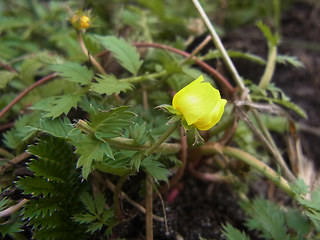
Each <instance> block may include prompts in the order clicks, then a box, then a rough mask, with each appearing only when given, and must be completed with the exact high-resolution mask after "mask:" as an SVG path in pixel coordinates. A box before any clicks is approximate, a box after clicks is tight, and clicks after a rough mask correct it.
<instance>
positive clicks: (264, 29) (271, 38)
mask: <svg viewBox="0 0 320 240" xmlns="http://www.w3.org/2000/svg"><path fill="white" fill-rule="evenodd" d="M257 27H258V28H259V29H260V31H261V32H262V33H263V35H264V36H265V38H266V39H267V40H268V42H269V43H271V44H272V45H273V46H276V45H277V44H278V41H279V36H278V34H276V33H275V34H272V32H271V29H270V28H269V27H268V26H267V25H266V24H264V23H263V22H262V21H258V23H257Z"/></svg>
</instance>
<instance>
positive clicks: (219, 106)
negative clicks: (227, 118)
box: [172, 75, 227, 130]
mask: <svg viewBox="0 0 320 240" xmlns="http://www.w3.org/2000/svg"><path fill="white" fill-rule="evenodd" d="M203 81H204V79H203V76H202V75H201V76H200V77H198V78H197V79H196V80H194V81H193V82H192V83H190V84H189V85H187V86H185V87H184V88H182V89H181V90H180V91H179V92H177V94H176V95H175V96H174V97H173V100H172V106H173V108H174V109H175V110H177V111H178V113H179V114H181V115H182V116H183V118H184V119H185V120H186V122H187V123H188V125H194V126H195V127H197V128H198V129H199V130H208V129H210V128H212V127H213V126H214V125H216V124H217V123H218V122H219V121H220V119H221V116H222V114H223V111H224V106H225V104H226V103H227V100H225V99H221V97H220V92H219V90H217V89H215V88H214V87H212V85H211V84H210V83H208V82H203Z"/></svg>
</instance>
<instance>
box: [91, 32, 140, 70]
mask: <svg viewBox="0 0 320 240" xmlns="http://www.w3.org/2000/svg"><path fill="white" fill-rule="evenodd" d="M95 37H96V39H97V40H98V41H99V42H100V43H101V44H102V45H103V46H104V47H105V48H106V49H108V50H109V51H110V52H111V53H112V55H113V56H114V57H115V58H116V59H117V60H118V62H119V63H120V64H121V66H122V67H124V68H125V69H127V70H128V71H129V72H131V73H132V74H133V75H137V73H138V71H139V68H140V67H141V65H142V63H143V61H141V60H140V55H139V53H138V51H137V49H136V48H134V47H133V46H131V45H130V44H129V43H127V42H126V41H125V40H124V39H122V38H116V37H113V36H107V37H103V36H98V35H95Z"/></svg>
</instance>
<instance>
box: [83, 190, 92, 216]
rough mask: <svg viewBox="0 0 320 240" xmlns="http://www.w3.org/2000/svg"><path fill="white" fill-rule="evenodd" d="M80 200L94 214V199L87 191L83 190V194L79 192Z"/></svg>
mask: <svg viewBox="0 0 320 240" xmlns="http://www.w3.org/2000/svg"><path fill="white" fill-rule="evenodd" d="M80 200H81V202H82V203H83V204H84V206H85V207H86V209H88V210H89V212H90V213H92V214H95V212H96V210H95V206H94V201H93V199H92V197H91V196H90V194H89V193H87V192H84V193H83V194H81V196H80Z"/></svg>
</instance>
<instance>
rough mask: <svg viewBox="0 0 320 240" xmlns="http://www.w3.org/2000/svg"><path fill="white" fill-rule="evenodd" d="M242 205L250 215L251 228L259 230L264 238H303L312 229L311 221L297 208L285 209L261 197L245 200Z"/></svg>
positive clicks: (248, 223) (247, 223) (249, 224)
mask: <svg viewBox="0 0 320 240" xmlns="http://www.w3.org/2000/svg"><path fill="white" fill-rule="evenodd" d="M241 207H242V208H243V209H244V210H245V212H246V213H247V214H248V215H249V218H247V221H246V225H247V226H248V227H249V229H251V230H259V231H260V232H261V234H260V236H261V237H263V238H264V239H276V240H277V239H279V240H280V239H302V238H303V236H304V235H305V234H306V233H308V232H309V231H310V227H311V225H310V221H308V220H307V218H306V217H305V216H304V215H302V213H301V212H299V211H297V210H295V209H292V208H286V210H284V209H282V208H280V206H278V205H276V204H274V203H272V202H270V201H268V200H264V199H261V198H256V199H254V200H252V201H251V202H243V203H242V205H241ZM289 229H290V231H288V230H289ZM289 232H290V235H289V234H288V233H289Z"/></svg>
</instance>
